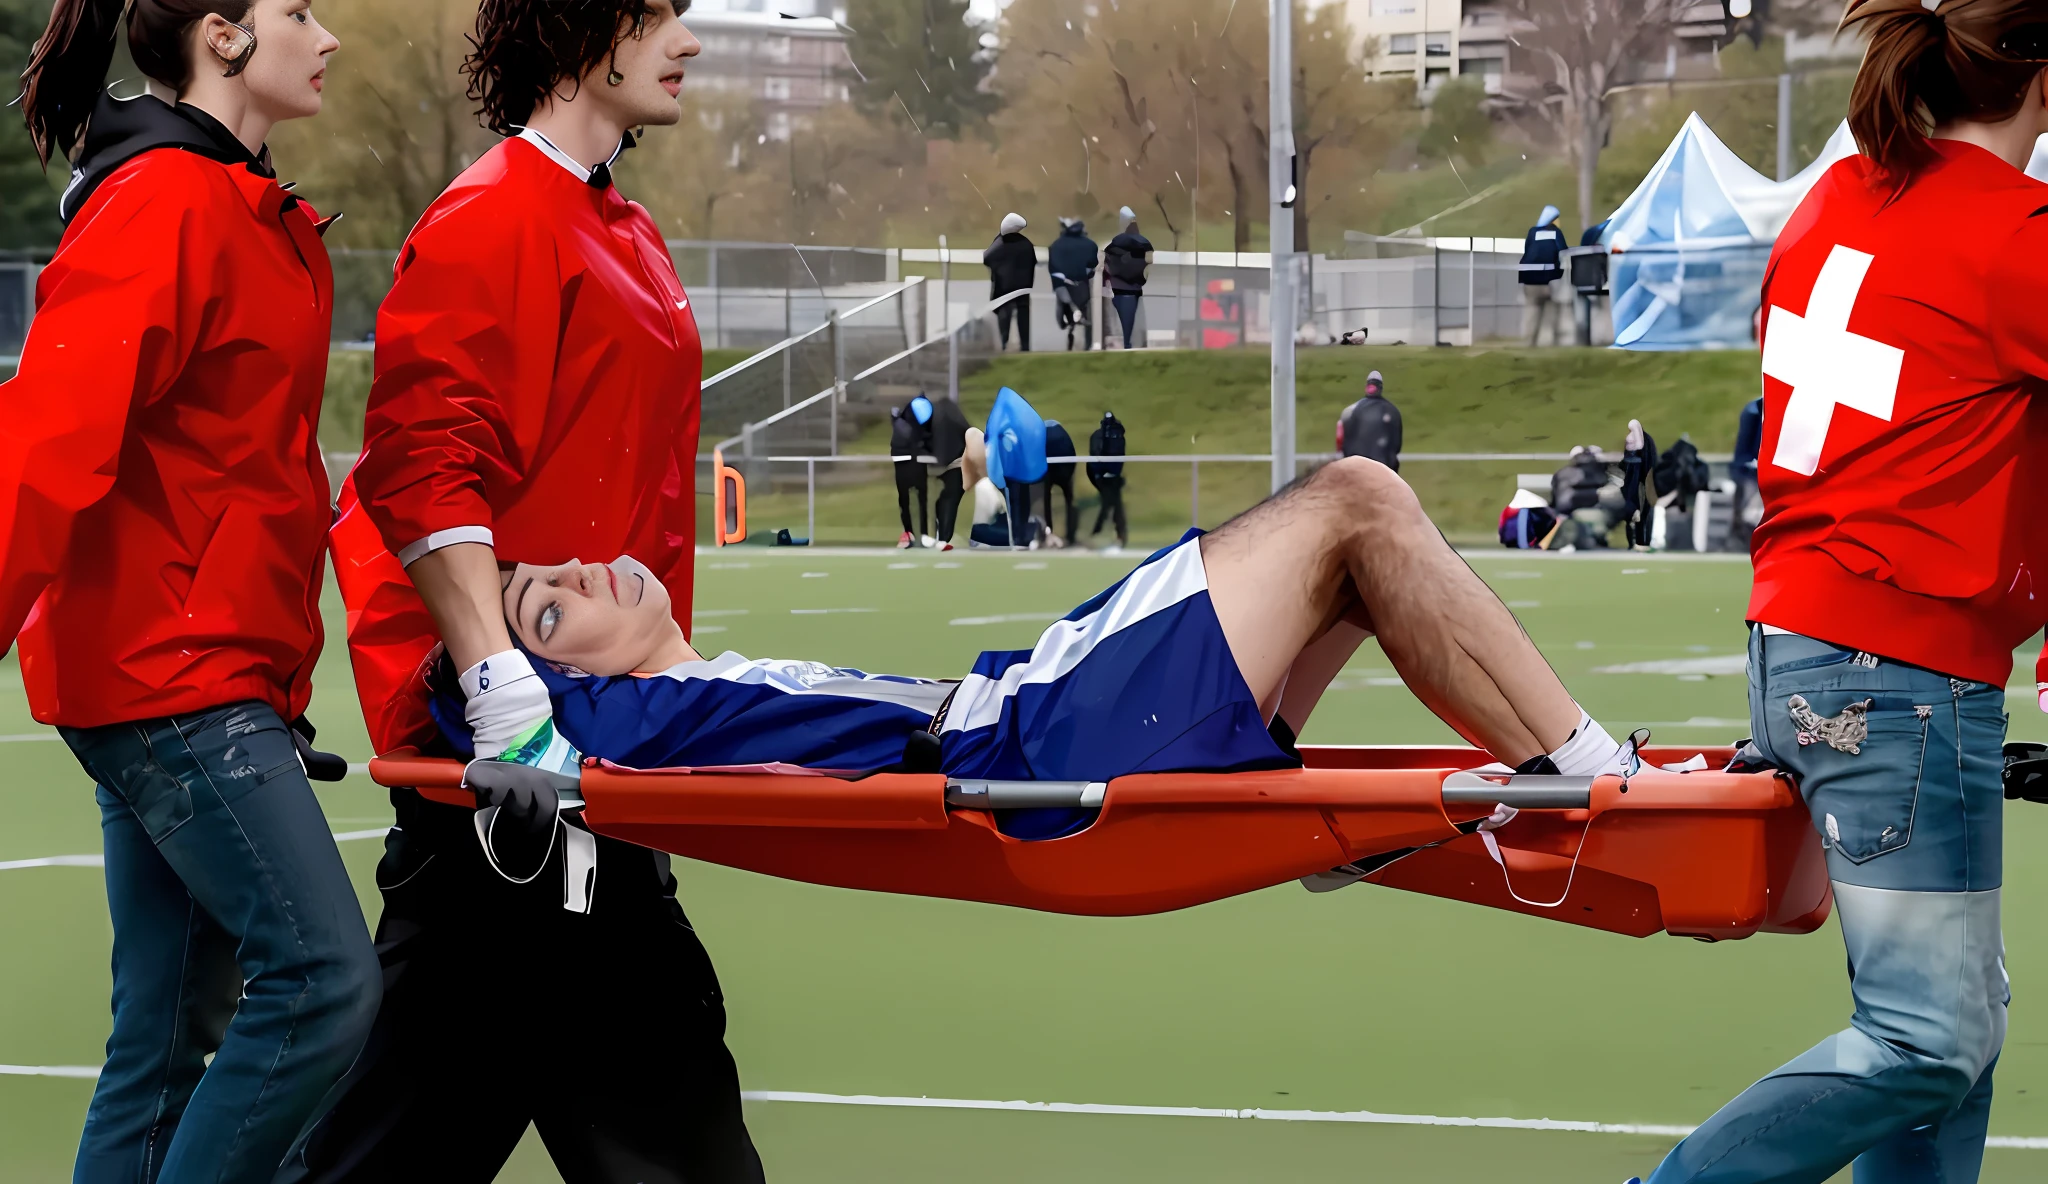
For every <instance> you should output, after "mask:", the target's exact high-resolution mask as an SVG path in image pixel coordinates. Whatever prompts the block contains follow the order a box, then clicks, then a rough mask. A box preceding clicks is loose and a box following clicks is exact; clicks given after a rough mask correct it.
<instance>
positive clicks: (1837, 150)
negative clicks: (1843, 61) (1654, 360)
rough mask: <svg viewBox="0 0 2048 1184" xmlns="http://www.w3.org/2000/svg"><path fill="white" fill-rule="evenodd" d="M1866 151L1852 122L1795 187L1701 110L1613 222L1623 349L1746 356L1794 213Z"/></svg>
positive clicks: (1618, 340) (1612, 262)
mask: <svg viewBox="0 0 2048 1184" xmlns="http://www.w3.org/2000/svg"><path fill="white" fill-rule="evenodd" d="M1855 151H1856V142H1855V140H1854V139H1853V138H1852V137H1851V136H1850V134H1849V125H1848V123H1847V122H1846V121H1845V122H1844V123H1843V124H1842V125H1841V126H1840V127H1838V128H1836V129H1835V134H1834V135H1832V136H1830V137H1829V138H1828V142H1827V144H1826V145H1825V146H1824V147H1822V149H1821V153H1820V156H1819V157H1817V158H1816V159H1815V160H1814V162H1813V163H1812V164H1809V165H1807V166H1806V168H1804V169H1802V170H1801V171H1800V172H1799V174H1798V175H1797V176H1794V177H1792V178H1791V179H1789V180H1786V181H1774V180H1771V179H1770V178H1768V177H1766V176H1764V175H1763V174H1761V173H1759V172H1757V171H1756V170H1755V169H1753V168H1750V167H1749V165H1747V164H1745V163H1744V162H1743V160H1742V158H1741V157H1739V156H1737V155H1735V153H1734V152H1733V151H1732V150H1731V149H1730V148H1729V147H1728V146H1727V145H1726V144H1724V143H1722V142H1721V138H1720V137H1719V136H1716V135H1715V134H1714V132H1713V129H1711V128H1709V127H1708V126H1707V124H1706V121H1705V120H1703V119H1701V118H1700V117H1699V114H1698V113H1697V112H1695V113H1693V114H1692V115H1689V116H1687V117H1686V120H1685V126H1684V127H1682V128H1680V129H1679V131H1678V136H1677V138H1675V139H1673V140H1672V141H1671V146H1670V147H1669V148H1666V149H1665V150H1664V155H1663V156H1662V157H1660V158H1658V160H1657V163H1656V165H1655V166H1653V167H1652V168H1651V169H1650V172H1649V175H1648V176H1646V177H1644V178H1643V182H1642V184H1640V185H1638V186H1636V191H1635V192H1634V193H1631V194H1630V195H1629V196H1628V200H1626V201H1624V202H1622V203H1621V205H1620V207H1619V208H1617V209H1616V210H1615V211H1614V215H1613V217H1611V218H1609V219H1608V222H1607V230H1606V232H1605V233H1604V234H1603V235H1602V236H1601V239H1600V243H1601V245H1602V246H1605V247H1606V248H1607V249H1608V251H1609V253H1610V258H1609V261H1608V262H1609V267H1610V269H1611V272H1612V283H1611V285H1610V287H1611V290H1612V291H1613V293H1614V344H1615V345H1617V346H1620V347H1622V348H1625V349H1643V350H1653V349H1658V350H1677V349H1746V348H1749V347H1751V346H1753V345H1755V343H1756V338H1755V336H1754V335H1753V332H1752V329H1751V326H1752V323H1753V321H1752V318H1753V317H1754V316H1755V313H1756V309H1757V303H1758V300H1759V293H1760V291H1761V289H1762V286H1763V277H1764V266H1765V265H1766V264H1767V263H1768V262H1769V261H1770V256H1771V244H1772V243H1774V242H1775V241H1777V237H1778V231H1779V230H1780V229H1782V228H1783V227H1784V225H1785V222H1786V220H1787V219H1788V218H1790V217H1791V216H1792V211H1793V210H1794V209H1796V208H1798V206H1799V203H1800V201H1801V200H1802V199H1804V198H1805V197H1806V193H1807V191H1808V190H1810V189H1812V188H1813V185H1814V182H1816V181H1818V180H1819V179H1820V176H1821V174H1822V173H1824V172H1826V171H1827V170H1828V169H1829V168H1830V167H1831V166H1833V165H1834V164H1835V162H1836V161H1839V160H1841V159H1842V158H1843V157H1845V156H1849V155H1851V154H1853V153H1854V152H1855Z"/></svg>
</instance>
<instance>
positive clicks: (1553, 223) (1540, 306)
mask: <svg viewBox="0 0 2048 1184" xmlns="http://www.w3.org/2000/svg"><path fill="white" fill-rule="evenodd" d="M1557 216H1558V210H1557V207H1556V206H1544V207H1543V213H1542V214H1540V215H1538V216H1537V219H1536V225H1534V226H1531V227H1530V228H1529V237H1528V239H1527V240H1526V241H1524V243H1523V244H1522V262H1521V265H1520V267H1519V268H1518V269H1517V271H1518V273H1519V274H1518V278H1520V279H1521V281H1522V303H1523V306H1524V314H1523V315H1524V317H1525V318H1526V319H1527V321H1528V322H1529V344H1530V346H1531V347H1534V346H1535V345H1536V343H1537V341H1538V339H1539V338H1541V337H1542V335H1543V322H1544V321H1545V320H1548V321H1549V322H1550V339H1551V342H1552V344H1555V343H1556V341H1557V338H1558V337H1559V335H1560V334H1561V332H1562V325H1563V316H1562V315H1561V313H1560V311H1559V307H1558V303H1557V287H1558V281H1559V280H1560V279H1562V278H1564V267H1563V265H1562V262H1561V260H1562V257H1563V255H1564V231H1563V230H1561V229H1560V228H1559V227H1558V225H1557Z"/></svg>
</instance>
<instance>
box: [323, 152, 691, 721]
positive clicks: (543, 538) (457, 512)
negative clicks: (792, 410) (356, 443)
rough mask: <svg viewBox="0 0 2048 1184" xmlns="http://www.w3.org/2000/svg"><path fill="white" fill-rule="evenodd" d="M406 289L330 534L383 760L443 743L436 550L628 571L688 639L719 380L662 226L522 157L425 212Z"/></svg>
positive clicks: (380, 341) (407, 251)
mask: <svg viewBox="0 0 2048 1184" xmlns="http://www.w3.org/2000/svg"><path fill="white" fill-rule="evenodd" d="M396 270H397V274H396V280H395V282H394V283H393V285H392V288H391V294H390V295H389V296H388V297H386V298H385V301H384V306H383V308H382V309H381V310H380V311H379V312H378V314H377V365H376V369H377V377H376V381H375V384H374V385H373V386H372V388H371V391H370V401H369V407H368V413H367V422H366V424H365V426H364V433H363V439H364V451H363V458H362V460H361V461H359V462H358V463H357V465H356V469H355V472H354V473H353V474H351V476H350V479H349V486H348V487H344V491H343V498H342V505H341V507H340V509H341V517H340V519H339V520H338V521H337V523H336V525H335V530H334V553H335V567H336V571H337V574H338V575H339V577H340V579H341V585H342V597H343V600H344V602H345V603H346V604H347V607H348V612H349V615H348V635H349V655H350V657H351V659H352V660H353V663H354V666H355V674H356V688H357V691H358V692H359V694H360V695H361V698H362V703H363V709H364V712H365V715H366V719H367V722H368V724H369V729H370V739H371V741H372V743H373V744H375V746H376V748H377V750H378V751H379V752H388V751H390V750H392V749H393V748H396V747H398V746H400V745H403V744H416V743H418V742H419V741H420V740H421V739H423V738H424V737H425V736H426V735H428V734H430V727H431V725H430V723H429V721H428V718H427V716H426V713H425V703H424V701H423V699H421V697H420V696H418V695H416V694H412V693H409V688H410V686H411V685H412V683H413V679H414V676H415V675H416V673H417V672H418V670H419V668H420V665H421V663H422V662H423V661H424V660H425V659H426V658H427V657H428V656H429V654H430V653H431V652H432V651H433V649H434V647H435V645H436V644H437V643H438V641H439V638H438V636H437V634H436V633H435V630H434V625H433V621H432V619H431V618H430V617H429V616H428V614H427V611H426V606H425V605H424V604H423V603H422V602H421V601H420V599H419V596H418V594H417V593H416V592H414V591H413V589H412V586H411V584H410V582H408V581H407V580H406V578H405V573H404V570H403V569H402V567H401V566H400V565H399V563H398V561H397V559H396V558H395V556H398V555H404V556H405V557H406V558H408V559H410V558H412V557H413V556H412V555H411V554H408V553H407V549H408V548H413V549H414V550H416V551H418V552H419V553H424V551H425V550H426V549H427V548H426V546H425V540H428V539H429V538H430V537H431V538H433V541H434V544H435V545H439V544H441V543H443V542H445V541H449V540H470V541H488V542H490V543H491V544H492V545H493V546H494V547H495V549H496V551H497V555H498V558H499V560H500V561H503V562H521V563H561V562H566V561H567V560H569V559H572V558H582V559H590V560H604V559H611V558H614V557H616V556H618V555H622V554H626V555H631V556H633V557H634V558H636V559H638V560H640V561H641V562H643V563H645V564H647V565H648V567H650V568H651V569H653V570H654V572H655V573H656V574H657V575H659V576H660V577H661V580H662V583H663V584H665V585H666V586H667V587H668V590H669V595H670V597H671V598H672V600H673V602H674V610H673V611H674V612H675V615H676V619H677V620H678V621H679V622H681V623H682V624H683V626H684V628H685V629H687V628H688V627H689V621H690V587H691V565H692V562H693V560H694V556H695V544H696V504H695V485H696V480H695V479H696V454H697V420H698V388H699V384H700V381H701V377H702V368H703V346H702V344H701V343H700V341H699V339H698V336H697V322H696V319H695V317H694V316H693V315H692V314H691V312H690V307H689V297H688V296H686V295H685V294H684V292H683V287H682V281H681V280H680V279H679V278H678V277H677V275H676V271H675V265H674V263H672V262H671V261H670V259H669V255H668V248H667V247H666V246H664V245H663V243H662V240H661V235H660V233H659V232H658V231H657V230H656V229H655V225H654V220H653V219H652V218H650V217H648V215H647V212H646V211H645V210H644V209H642V208H641V207H640V206H639V205H637V204H635V203H633V202H629V201H627V200H625V199H624V198H622V197H620V196H619V193H618V191H617V190H616V189H614V188H612V187H610V186H609V185H607V186H605V187H603V188H598V187H596V186H592V185H590V184H588V183H586V182H585V181H582V180H580V179H578V178H577V177H576V176H575V175H572V174H571V173H570V172H569V171H568V169H566V168H565V167H563V166H562V165H560V164H558V163H556V162H555V161H553V160H551V159H549V158H548V157H547V156H546V155H544V154H543V153H542V152H541V150H540V149H538V148H536V147H535V146H534V145H532V144H530V143H528V142H526V141H524V140H521V139H518V138H516V137H515V138H512V139H508V140H506V141H504V142H502V143H500V144H499V145H497V146H496V147H494V148H492V149H491V150H490V151H489V152H487V153H485V154H484V156H483V158H482V159H480V160H478V161H477V162H476V164H474V165H472V166H470V167H469V168H468V169H466V170H464V172H463V173H462V175H461V176H459V177H457V178H456V179H455V182H454V184H452V185H450V186H449V187H448V190H447V192H445V193H443V194H442V195H441V196H440V197H439V198H437V199H436V200H435V202H434V204H433V205H432V206H430V207H428V209H427V212H426V213H425V214H424V215H422V216H421V218H420V221H419V224H418V225H417V226H415V227H414V228H413V231H412V234H411V235H410V236H409V237H408V238H407V239H406V243H405V246H404V247H403V249H402V250H401V251H400V252H399V257H398V264H397V269H396Z"/></svg>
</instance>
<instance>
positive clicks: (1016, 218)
mask: <svg viewBox="0 0 2048 1184" xmlns="http://www.w3.org/2000/svg"><path fill="white" fill-rule="evenodd" d="M981 261H982V263H983V264H985V265H986V266H987V267H988V297H989V299H990V300H1001V299H1002V298H1003V297H1005V296H1008V295H1009V294H1010V293H1012V292H1029V291H1030V290H1031V285H1032V284H1033V283H1035V282H1036V281H1037V279H1038V248H1037V247H1035V246H1033V245H1032V243H1031V240H1030V239H1028V238H1025V237H1024V215H1022V214H1017V213H1009V214H1005V215H1003V227H1002V231H1001V233H999V234H997V235H996V240H995V241H994V242H992V243H990V244H989V245H988V250H986V251H983V252H982V253H981ZM1012 321H1015V322H1016V323H1017V348H1018V349H1020V350H1023V351H1024V352H1026V353H1029V352H1030V351H1031V297H1029V296H1024V297H1020V298H1019V299H1016V300H1012V301H1010V302H1009V303H1008V304H1005V305H1003V306H1002V307H1001V308H998V309H996V332H997V334H998V336H999V338H1000V340H1001V343H1002V346H1003V348H1005V349H1007V348H1009V345H1010V322H1012Z"/></svg>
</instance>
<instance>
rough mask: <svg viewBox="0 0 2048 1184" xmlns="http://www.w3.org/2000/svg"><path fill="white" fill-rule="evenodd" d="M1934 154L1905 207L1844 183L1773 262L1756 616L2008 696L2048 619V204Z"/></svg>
mask: <svg viewBox="0 0 2048 1184" xmlns="http://www.w3.org/2000/svg"><path fill="white" fill-rule="evenodd" d="M1934 144H1935V151H1936V152H1937V153H1938V154H1939V158H1938V160H1937V161H1936V162H1935V163H1934V164H1933V165H1931V166H1929V167H1928V168H1927V170H1926V171H1925V172H1923V173H1921V174H1920V175H1919V176H1918V177H1917V178H1915V180H1914V181H1913V183H1912V184H1911V185H1909V186H1907V187H1906V188H1905V190H1904V191H1903V192H1900V193H1899V194H1897V196H1896V197H1894V196H1892V195H1891V192H1890V189H1889V187H1888V186H1886V185H1884V184H1881V183H1877V182H1875V181H1874V180H1873V178H1872V176H1871V173H1872V167H1873V166H1872V165H1871V162H1870V161H1869V160H1868V159H1867V158H1865V157H1862V156H1852V157H1850V158H1849V159H1847V160H1844V161H1842V162H1841V163H1839V164H1837V165H1835V166H1834V167H1833V168H1831V169H1829V170H1828V171H1827V172H1826V173H1825V174H1824V175H1822V177H1821V179H1820V181H1819V183H1817V184H1816V185H1815V186H1814V188H1813V191H1812V192H1811V193H1809V194H1808V195H1807V197H1806V200H1805V201H1804V202H1802V203H1801V204H1800V206H1799V209H1798V210H1797V211H1796V212H1795V213H1794V214H1793V216H1792V218H1791V220H1790V221H1789V222H1788V223H1787V224H1786V226H1785V229H1784V231H1783V232H1782V233H1781V234H1780V235H1779V236H1778V241H1777V245H1776V247H1775V248H1773V250H1772V252H1771V262H1770V267H1769V270H1768V271H1767V272H1766V273H1765V275H1764V288H1763V304H1764V330H1763V332H1764V339H1763V372H1764V391H1763V394H1764V433H1763V447H1762V451H1761V452H1760V454H1759V456H1758V465H1757V479H1758V484H1759V486H1760V487H1761V490H1762V493H1763V498H1764V517H1763V521H1762V522H1761V523H1759V524H1758V526H1757V528H1756V534H1755V536H1754V537H1753V539H1752V541H1751V548H1752V551H1753V554H1754V558H1755V564H1756V579H1755V583H1754V586H1753V590H1752V593H1751V597H1750V607H1749V617H1750V619H1751V620H1753V621H1761V622H1763V623H1764V624H1767V625H1776V626H1778V627H1780V628H1784V629H1789V630H1792V631H1793V632H1795V633H1803V634H1806V635H1807V636H1810V637H1815V638H1819V639H1821V640H1823V641H1830V642H1834V643H1835V644H1837V645H1842V646H1847V647H1850V648H1853V649H1859V650H1865V651H1868V652H1870V653H1873V654H1878V655H1881V656H1883V657H1887V658H1895V659H1898V660H1900V661H1903V662H1909V663H1912V664H1914V665H1918V666H1924V667H1927V668H1929V669H1931V670H1936V671H1939V672H1941V673H1943V674H1948V675H1953V676H1955V677H1959V678H1966V679H1974V680H1978V681H1982V682H1987V683H1993V684H1997V685H2003V684H2004V682H2005V681H2006V678H2007V676H2009V675H2010V674H2011V672H2012V652H2013V647H2015V646H2017V645H2019V644H2020V643H2021V642H2023V641H2025V640H2026V639H2027V637H2028V635H2030V634H2032V633H2034V632H2035V631H2037V630H2039V629H2040V628H2041V624H2042V622H2043V620H2048V568H2044V564H2048V545H2044V544H2048V516H2044V515H2043V513H2042V506H2043V503H2044V501H2048V461H2044V452H2048V402H2044V401H2043V397H2042V396H2043V394H2044V391H2048V387H2044V382H2048V318H2044V317H2043V308H2044V306H2048V185H2042V184H2041V183H2040V182H2038V181H2035V180H2033V179H2031V178H2029V177H2027V176H2026V175H2024V174H2023V173H2021V172H2020V171H2019V170H2018V169H2016V168H2013V167H2012V166H2011V165H2009V164H2007V163H2005V162H2004V161H2002V160H1999V159H1998V158H1997V157H1995V156H1993V155H1991V154H1990V153H1989V152H1986V151H1984V150H1983V149H1981V148H1976V147H1973V146H1971V145H1968V144H1962V143H1958V142H1956V141H1949V140H1937V141H1935V142H1934ZM1930 226H1942V227H1949V228H1952V229H1953V233H1946V234H1944V236H1943V237H1942V240H1941V243H1940V245H1939V248H1938V249H1932V250H1930V249H1929V243H1928V238H1927V228H1928V227H1930Z"/></svg>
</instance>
